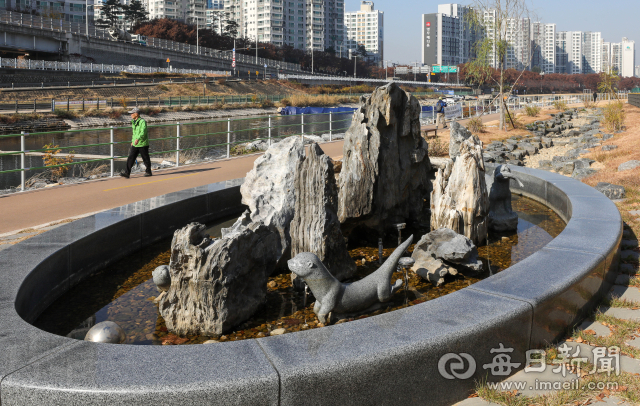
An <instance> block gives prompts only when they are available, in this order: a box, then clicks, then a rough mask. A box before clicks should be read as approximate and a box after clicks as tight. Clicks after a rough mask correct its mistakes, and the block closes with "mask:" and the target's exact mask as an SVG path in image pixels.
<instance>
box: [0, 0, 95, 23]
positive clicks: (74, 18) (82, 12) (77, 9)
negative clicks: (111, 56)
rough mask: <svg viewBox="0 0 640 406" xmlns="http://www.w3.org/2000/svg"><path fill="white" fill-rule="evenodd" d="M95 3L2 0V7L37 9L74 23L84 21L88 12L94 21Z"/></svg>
mask: <svg viewBox="0 0 640 406" xmlns="http://www.w3.org/2000/svg"><path fill="white" fill-rule="evenodd" d="M96 4H97V2H96ZM87 5H88V6H89V12H88V13H87ZM93 5H94V0H57V1H46V0H0V9H6V10H22V11H35V12H37V13H38V14H40V15H41V16H44V17H48V18H55V19H58V20H64V21H69V22H73V23H84V22H85V20H86V17H87V14H88V16H89V23H93Z"/></svg>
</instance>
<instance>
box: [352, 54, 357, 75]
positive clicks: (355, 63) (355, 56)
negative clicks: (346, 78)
mask: <svg viewBox="0 0 640 406" xmlns="http://www.w3.org/2000/svg"><path fill="white" fill-rule="evenodd" d="M357 70H358V55H354V56H353V78H354V79H355V78H356V71H357Z"/></svg>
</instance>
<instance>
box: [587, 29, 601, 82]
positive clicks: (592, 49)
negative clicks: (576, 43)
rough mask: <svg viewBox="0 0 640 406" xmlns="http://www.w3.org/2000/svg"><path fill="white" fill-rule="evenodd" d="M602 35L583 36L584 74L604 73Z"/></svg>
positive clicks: (594, 33) (589, 34)
mask: <svg viewBox="0 0 640 406" xmlns="http://www.w3.org/2000/svg"><path fill="white" fill-rule="evenodd" d="M602 44H603V41H602V33H600V32H585V33H583V34H582V57H583V61H582V64H583V65H582V73H600V72H602Z"/></svg>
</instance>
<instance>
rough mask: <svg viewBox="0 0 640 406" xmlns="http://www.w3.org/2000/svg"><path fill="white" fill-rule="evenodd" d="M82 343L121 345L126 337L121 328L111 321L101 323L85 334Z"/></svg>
mask: <svg viewBox="0 0 640 406" xmlns="http://www.w3.org/2000/svg"><path fill="white" fill-rule="evenodd" d="M84 341H91V342H94V343H107V344H122V343H124V342H125V341H127V335H126V334H125V332H124V330H123V329H122V327H120V326H119V325H118V324H117V323H114V322H113V321H108V320H107V321H102V322H100V323H98V324H96V325H95V326H93V327H91V329H90V330H89V331H88V332H87V335H86V336H85V337H84Z"/></svg>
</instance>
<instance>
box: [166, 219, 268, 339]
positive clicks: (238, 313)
mask: <svg viewBox="0 0 640 406" xmlns="http://www.w3.org/2000/svg"><path fill="white" fill-rule="evenodd" d="M205 229H206V227H205V226H204V225H202V224H198V223H191V224H189V225H187V226H186V227H184V228H183V229H181V230H177V231H176V232H175V233H174V235H173V240H172V241H171V262H170V264H169V269H170V273H171V285H170V287H169V289H168V291H166V292H163V293H162V294H161V295H160V296H159V297H158V299H157V301H158V308H159V310H160V314H161V315H162V317H163V318H164V320H165V323H166V326H167V329H169V331H171V332H173V333H176V334H222V333H224V332H226V331H229V330H231V329H232V328H233V327H234V326H236V325H238V324H240V323H242V322H243V321H245V320H247V319H248V318H249V317H251V316H252V315H253V314H254V313H255V311H256V310H257V309H258V307H259V306H260V305H261V304H262V303H263V301H264V299H265V296H266V293H267V277H268V274H269V273H271V271H272V270H273V268H274V267H275V265H276V262H277V261H278V258H279V251H278V250H274V247H279V242H280V236H279V234H278V233H277V232H274V231H272V230H271V229H269V227H267V226H265V225H263V224H262V223H261V222H251V223H250V224H248V225H247V226H246V227H243V228H242V230H240V231H237V232H236V233H234V234H233V235H231V236H227V237H226V238H221V239H217V240H213V241H212V240H211V239H209V238H207V237H206V236H205V235H204V231H205Z"/></svg>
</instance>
